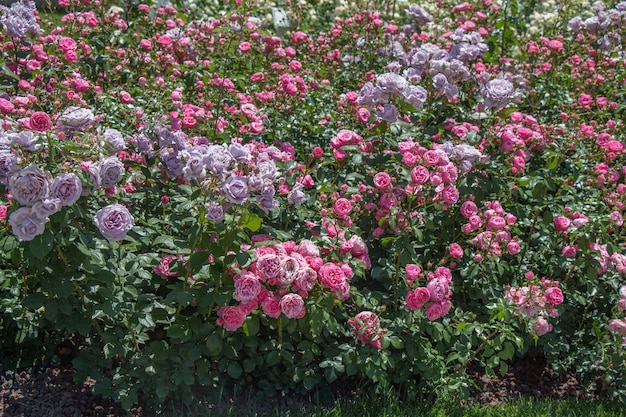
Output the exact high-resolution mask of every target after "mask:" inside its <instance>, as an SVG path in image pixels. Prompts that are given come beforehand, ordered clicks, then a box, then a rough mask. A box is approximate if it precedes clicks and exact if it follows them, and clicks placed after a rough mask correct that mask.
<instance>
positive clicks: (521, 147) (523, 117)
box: [497, 112, 550, 175]
mask: <svg viewBox="0 0 626 417" xmlns="http://www.w3.org/2000/svg"><path fill="white" fill-rule="evenodd" d="M509 119H510V120H511V123H509V124H506V125H505V126H503V127H501V128H500V129H499V131H498V133H497V136H498V139H499V148H500V150H501V151H502V152H503V154H505V155H506V154H508V155H511V165H512V166H511V173H513V174H519V175H521V174H523V173H524V167H525V166H526V163H528V161H530V159H531V157H532V154H533V152H538V151H542V150H544V149H545V148H546V147H547V146H548V145H549V143H550V141H549V139H548V138H547V136H546V129H545V126H543V125H540V124H539V123H538V122H537V119H535V118H534V117H532V116H530V115H527V114H523V113H521V112H513V113H511V114H510V115H509Z"/></svg>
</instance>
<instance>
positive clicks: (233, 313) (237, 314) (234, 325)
mask: <svg viewBox="0 0 626 417" xmlns="http://www.w3.org/2000/svg"><path fill="white" fill-rule="evenodd" d="M217 315H218V316H219V318H218V319H217V321H216V322H215V324H217V325H218V326H222V327H224V328H225V329H226V330H228V331H229V332H234V331H235V330H237V329H238V328H240V327H241V326H243V323H244V322H245V321H246V313H245V311H243V310H242V309H241V308H239V306H226V307H222V308H220V309H219V310H218V311H217Z"/></svg>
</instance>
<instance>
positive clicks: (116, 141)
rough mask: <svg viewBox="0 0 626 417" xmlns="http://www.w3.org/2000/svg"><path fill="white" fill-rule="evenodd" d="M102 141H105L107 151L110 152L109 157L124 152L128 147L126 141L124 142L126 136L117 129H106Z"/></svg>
mask: <svg viewBox="0 0 626 417" xmlns="http://www.w3.org/2000/svg"><path fill="white" fill-rule="evenodd" d="M102 139H103V140H104V146H105V149H106V150H107V151H108V152H109V155H111V154H114V153H118V152H119V151H122V150H124V148H125V147H126V141H124V136H122V133H121V132H120V131H119V130H117V129H112V128H110V127H107V128H106V129H104V133H103V134H102Z"/></svg>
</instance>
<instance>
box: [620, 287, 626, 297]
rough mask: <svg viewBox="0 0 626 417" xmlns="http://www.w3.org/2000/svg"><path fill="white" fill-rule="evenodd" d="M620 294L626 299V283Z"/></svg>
mask: <svg viewBox="0 0 626 417" xmlns="http://www.w3.org/2000/svg"><path fill="white" fill-rule="evenodd" d="M619 296H620V297H621V298H624V299H626V285H622V287H621V288H620V289H619Z"/></svg>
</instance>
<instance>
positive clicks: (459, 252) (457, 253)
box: [448, 243, 463, 259]
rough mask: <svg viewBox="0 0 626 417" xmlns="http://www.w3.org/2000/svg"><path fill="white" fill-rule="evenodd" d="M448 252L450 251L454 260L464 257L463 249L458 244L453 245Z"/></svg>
mask: <svg viewBox="0 0 626 417" xmlns="http://www.w3.org/2000/svg"><path fill="white" fill-rule="evenodd" d="M448 250H449V251H450V256H452V257H453V258H454V259H461V258H462V257H463V248H462V247H461V245H459V244H458V243H451V244H450V246H448Z"/></svg>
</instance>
